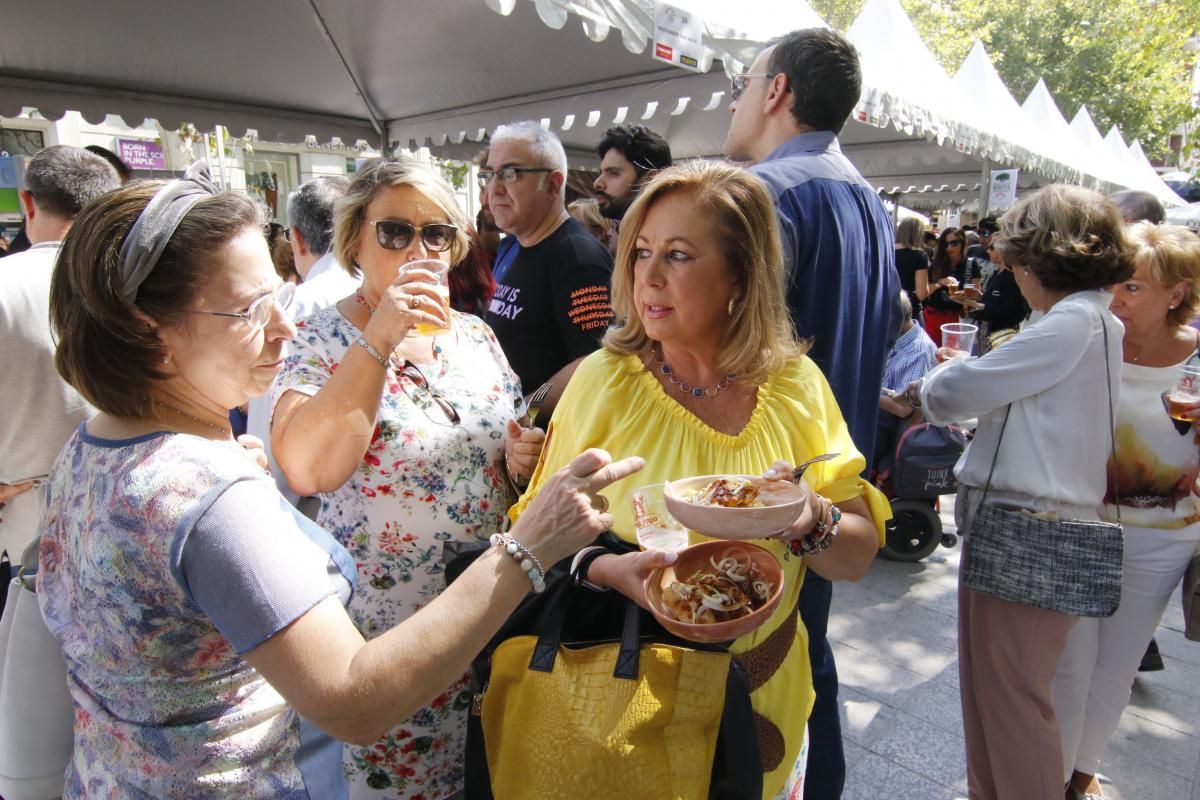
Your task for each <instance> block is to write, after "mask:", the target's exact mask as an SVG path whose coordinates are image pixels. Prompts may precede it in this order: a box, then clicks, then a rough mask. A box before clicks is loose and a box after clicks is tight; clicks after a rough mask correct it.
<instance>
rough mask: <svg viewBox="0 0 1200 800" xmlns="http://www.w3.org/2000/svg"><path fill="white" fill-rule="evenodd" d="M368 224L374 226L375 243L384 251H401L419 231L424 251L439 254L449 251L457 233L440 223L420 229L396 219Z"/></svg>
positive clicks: (451, 227) (380, 220) (451, 226)
mask: <svg viewBox="0 0 1200 800" xmlns="http://www.w3.org/2000/svg"><path fill="white" fill-rule="evenodd" d="M370 224H371V225H374V226H375V241H377V242H379V246H380V247H382V248H383V249H384V250H403V249H404V248H406V247H408V246H409V245H410V244H412V240H413V237H414V236H416V235H417V232H418V231H420V234H421V243H422V244H424V245H425V249H426V250H429V251H430V252H433V253H441V252H443V251H445V250H449V249H450V245H451V244H453V243H454V236H455V234H457V233H458V228H456V227H455V226H453V225H447V224H445V223H442V222H435V223H434V224H432V225H422V226H421V227H420V228H418V227H416V226H414V225H410V224H409V223H407V222H401V221H400V220H398V219H377V220H375V221H374V222H371V223H370Z"/></svg>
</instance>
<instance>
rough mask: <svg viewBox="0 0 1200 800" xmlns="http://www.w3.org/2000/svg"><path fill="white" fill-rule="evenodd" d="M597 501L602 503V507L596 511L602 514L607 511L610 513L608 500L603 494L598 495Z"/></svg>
mask: <svg viewBox="0 0 1200 800" xmlns="http://www.w3.org/2000/svg"><path fill="white" fill-rule="evenodd" d="M596 499H597V500H599V501H600V506H599V508H597V509H596V511H598V512H599V513H601V514H603V513H604V512H605V511H608V498H607V497H605V496H604V495H602V494H598V495H596Z"/></svg>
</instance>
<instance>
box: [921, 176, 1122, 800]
mask: <svg viewBox="0 0 1200 800" xmlns="http://www.w3.org/2000/svg"><path fill="white" fill-rule="evenodd" d="M999 237H1000V238H999V241H998V242H997V243H996V248H997V249H998V250H999V251H1000V254H1001V256H1002V257H1003V258H1004V261H1005V263H1007V264H1009V265H1010V266H1011V267H1012V268H1013V272H1014V275H1015V276H1016V279H1017V284H1018V286H1019V287H1020V289H1021V293H1022V294H1023V295H1024V296H1025V299H1026V301H1028V303H1029V305H1030V306H1031V307H1032V308H1033V309H1034V310H1038V311H1043V312H1045V316H1043V317H1041V318H1040V319H1039V320H1038V322H1037V323H1035V324H1033V325H1030V326H1028V327H1026V328H1025V329H1024V330H1023V331H1021V333H1019V334H1018V335H1017V336H1016V337H1014V338H1013V339H1012V340H1011V341H1009V342H1008V343H1006V344H1005V345H1004V346H1003V347H1000V348H997V349H995V350H993V351H991V352H989V353H988V354H987V355H985V356H983V357H982V358H957V359H952V360H950V361H947V362H945V363H943V364H941V365H939V366H938V367H936V368H935V369H934V370H933V371H932V372H930V373H929V374H928V375H927V376H926V377H925V378H924V380H923V381H920V382H918V383H915V384H912V385H910V386H909V389H908V391H907V393H906V394H907V396H908V398H909V400H910V401H911V402H912V403H913V405H914V406H920V407H921V408H922V409H923V411H924V413H925V417H926V419H927V420H929V421H930V422H932V423H934V424H935V425H944V424H948V423H951V422H958V421H961V420H965V419H970V418H972V417H977V418H978V419H979V426H978V429H977V431H976V435H975V440H974V441H973V442H972V444H971V446H970V447H968V448H967V451H966V452H965V453H964V454H963V457H962V459H961V460H960V461H959V462H958V465H957V467H956V468H955V474H956V475H957V477H958V480H959V484H960V488H959V495H958V500H957V502H956V504H955V514H956V516H957V518H958V523H959V529H960V530H964V531H966V539H965V541H964V548H970V546H971V544H970V517H971V513H972V512H973V511H974V509H975V508H976V507H977V506H978V504H979V502H980V499H981V497H982V494H983V489H984V486H985V485H986V484H987V482H988V471H989V469H990V467H991V465H992V459H993V455H994V454H996V450H997V446H998V445H999V455H998V457H997V458H996V468H995V474H994V475H993V476H992V478H991V488H990V489H989V491H988V500H989V502H995V503H997V504H1000V505H1003V506H1005V507H1010V508H1019V509H1027V510H1029V511H1031V512H1034V513H1038V512H1052V513H1056V514H1058V515H1059V516H1060V517H1062V518H1069V517H1070V518H1091V519H1095V518H1096V509H1097V507H1098V506H1099V505H1100V504H1101V502H1102V501H1103V498H1104V491H1105V473H1104V465H1105V463H1106V461H1107V459H1108V453H1109V448H1110V436H1109V406H1108V403H1109V394H1110V392H1111V394H1112V397H1113V400H1114V402H1115V401H1116V398H1117V394H1118V382H1119V379H1120V375H1121V336H1122V332H1123V329H1122V327H1121V323H1120V322H1119V321H1117V319H1116V318H1115V317H1113V316H1112V314H1110V313H1109V311H1108V305H1109V302H1110V300H1111V296H1110V295H1109V294H1107V293H1106V292H1104V291H1102V290H1103V289H1104V287H1107V286H1111V285H1112V284H1114V283H1116V282H1118V281H1122V280H1125V279H1127V278H1128V277H1129V276H1130V275H1131V274H1132V272H1133V270H1132V266H1131V264H1130V260H1129V246H1128V243H1127V241H1126V239H1125V236H1124V234H1123V232H1122V220H1121V216H1120V214H1119V213H1118V212H1117V210H1116V208H1115V207H1114V206H1113V205H1112V204H1111V203H1110V202H1109V201H1108V200H1107V199H1106V198H1104V197H1103V196H1102V195H1099V194H1097V193H1095V192H1092V191H1088V190H1085V189H1080V188H1077V187H1068V186H1049V187H1046V188H1045V189H1042V190H1041V191H1039V192H1037V193H1036V194H1034V195H1032V196H1030V197H1028V198H1026V199H1025V200H1022V201H1021V202H1020V203H1018V204H1017V205H1016V206H1014V207H1013V208H1012V209H1011V210H1010V211H1009V212H1008V213H1007V214H1005V215H1004V217H1003V219H1002V220H1001V230H1000V234H999ZM1105 328H1107V332H1108V349H1107V352H1108V366H1107V371H1106V367H1105V361H1104V356H1105V343H1104V338H1103V337H1104V333H1103V331H1104V330H1105ZM1106 372H1107V374H1110V375H1111V382H1107V385H1106V377H1105V376H1106ZM1010 408H1011V412H1009V409H1010ZM1006 413H1008V423H1007V427H1006V428H1005V429H1004V436H1003V441H1002V442H1001V441H1000V431H1001V426H1002V425H1003V424H1004V420H1005V415H1006ZM1048 566H1049V565H1048ZM958 620H959V631H958V646H959V683H960V686H961V692H962V704H963V728H964V732H965V735H966V745H967V783H968V792H969V795H970V797H971V800H1060V798H1062V797H1063V793H1064V781H1063V775H1062V760H1061V752H1062V750H1061V746H1060V735H1059V727H1058V722H1057V721H1056V720H1055V717H1054V708H1053V706H1052V705H1051V701H1050V683H1051V679H1052V678H1053V676H1054V670H1055V667H1056V666H1057V664H1058V659H1059V656H1060V654H1061V653H1062V651H1063V648H1064V646H1065V644H1066V640H1067V634H1068V633H1069V632H1070V630H1071V627H1072V626H1073V625H1074V624H1075V622H1076V620H1077V617H1075V616H1071V615H1067V614H1060V613H1057V612H1054V611H1046V610H1042V609H1037V608H1033V607H1031V606H1026V605H1022V604H1019V603H1013V602H1008V601H1005V600H1000V599H997V598H995V597H991V596H988V595H985V594H982V593H979V592H976V591H974V590H973V589H971V588H969V587H967V586H965V585H963V584H962V583H961V582H960V584H959V607H958Z"/></svg>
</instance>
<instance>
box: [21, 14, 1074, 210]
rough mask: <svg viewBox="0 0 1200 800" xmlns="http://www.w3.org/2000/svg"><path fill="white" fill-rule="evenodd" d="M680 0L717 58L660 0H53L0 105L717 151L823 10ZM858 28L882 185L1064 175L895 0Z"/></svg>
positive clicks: (387, 133)
mask: <svg viewBox="0 0 1200 800" xmlns="http://www.w3.org/2000/svg"><path fill="white" fill-rule="evenodd" d="M675 4H676V5H678V6H684V7H687V8H689V9H691V10H692V11H694V12H695V13H700V14H702V16H703V19H704V25H705V36H704V45H705V50H704V54H703V57H702V58H701V66H702V67H708V66H709V65H716V62H717V61H718V60H719V61H721V66H713V67H712V68H710V69H708V70H707V71H702V72H699V73H689V72H686V71H684V70H681V69H679V68H677V67H672V66H669V65H666V64H663V63H662V62H658V61H654V60H652V59H651V57H650V55H649V52H648V45H649V41H650V33H651V24H652V15H653V8H654V3H653V0H439V1H438V2H437V3H432V2H427V3H420V4H412V3H398V2H394V1H393V0H256V2H252V3H246V2H244V0H207V2H205V3H203V4H195V3H185V2H184V1H183V0H118V2H115V3H82V4H81V3H78V2H77V1H76V0H39V2H37V3H33V4H25V5H24V6H22V7H21V8H20V9H18V10H16V11H15V16H12V15H10V19H9V23H10V24H8V25H5V26H3V27H0V54H3V55H2V56H0V114H2V115H6V116H16V115H17V114H19V113H20V111H21V109H22V108H23V107H28V106H35V107H37V108H38V110H39V111H40V112H41V113H42V114H43V115H45V116H47V117H50V118H58V117H61V115H62V114H63V113H65V111H66V110H68V109H71V110H77V111H80V112H81V113H82V114H83V115H84V117H85V118H87V119H89V120H92V121H98V120H100V119H102V118H103V117H104V116H106V115H108V114H116V115H119V116H121V117H122V118H124V119H125V121H126V122H128V123H133V124H137V123H139V122H141V120H142V119H143V118H146V117H153V118H156V119H157V120H158V121H159V122H160V123H161V124H162V125H163V126H164V127H165V128H167V129H171V128H175V127H178V125H179V124H180V123H181V122H185V121H186V122H191V123H193V124H195V125H196V126H197V127H198V128H200V129H201V130H207V129H211V128H213V127H215V126H216V125H217V124H222V125H225V126H226V127H227V128H229V129H230V131H231V133H232V134H233V135H235V136H242V135H244V134H245V133H246V132H247V130H248V129H253V130H254V131H256V133H257V135H258V137H259V138H260V139H264V140H271V141H300V140H302V139H304V138H305V137H306V136H309V135H311V136H315V137H316V138H317V139H318V140H320V141H329V140H331V139H332V138H333V137H338V138H340V139H341V140H342V141H343V142H344V143H346V144H351V143H354V142H355V141H356V140H359V139H364V140H367V141H370V142H371V143H373V144H380V143H381V142H387V143H392V142H395V143H398V144H401V145H405V146H421V145H428V146H430V147H431V148H432V149H433V150H434V151H435V152H436V153H438V154H439V155H443V156H457V157H468V156H470V155H472V154H474V153H475V152H476V151H477V150H478V149H479V147H480V141H481V140H482V139H483V138H484V135H485V134H486V132H487V131H489V130H491V129H492V128H494V127H495V126H496V125H497V124H500V123H502V122H509V121H513V120H517V119H530V118H533V119H542V120H544V121H545V124H547V126H548V127H550V128H551V129H553V130H554V131H555V132H556V133H558V134H559V135H560V137H561V138H562V139H563V142H564V145H565V146H566V147H567V151H568V154H569V156H570V158H571V161H572V164H579V165H584V166H587V165H595V163H596V162H597V161H598V159H597V158H596V156H595V153H594V147H595V144H596V142H597V141H598V140H599V138H600V135H601V133H602V132H603V130H604V129H605V128H606V127H608V126H609V125H613V124H617V123H619V122H640V123H643V124H647V125H650V126H651V127H653V128H655V129H656V130H658V131H660V132H661V133H663V134H664V135H665V136H666V137H667V139H668V141H669V142H670V143H671V146H672V151H673V152H674V153H675V155H676V156H677V157H683V158H686V157H692V156H709V155H717V154H719V153H720V151H721V147H722V144H723V142H724V138H725V134H726V131H727V128H728V120H729V117H728V113H727V112H728V81H727V77H726V76H727V74H729V73H733V72H735V71H739V70H741V69H742V68H744V66H745V65H746V64H748V63H749V62H750V61H751V60H752V59H753V58H754V56H755V55H756V54H757V52H758V50H759V49H760V48H761V46H762V44H763V43H764V42H765V41H766V40H767V39H769V38H770V37H771V36H773V35H775V34H777V33H778V32H780V31H787V30H792V29H795V28H800V27H811V26H814V25H824V23H823V22H822V21H821V20H820V18H819V17H818V16H817V15H816V14H815V13H814V12H813V11H812V9H811V7H809V6H808V4H807V3H805V2H804V1H803V0H795V2H790V3H779V2H778V0H739V2H737V3H729V2H727V0H676V2H675ZM489 9H490V10H489ZM131 32H132V33H131ZM851 39H852V40H854V41H855V42H856V43H857V44H858V45H859V47H860V50H861V51H862V53H863V59H864V76H865V84H866V86H865V90H864V95H863V100H862V101H861V102H860V104H859V106H858V108H857V109H856V114H855V117H856V118H857V119H851V120H850V121H849V122H848V123H847V126H846V128H845V130H844V131H843V132H842V135H841V142H842V147H843V150H844V151H845V152H846V154H847V155H848V156H849V157H850V158H851V160H852V161H854V162H855V164H856V165H857V166H858V168H859V170H860V171H861V172H862V173H863V175H864V176H865V177H866V178H867V179H868V180H869V181H871V182H872V183H873V184H874V185H875V186H877V187H878V188H880V189H882V190H884V191H888V192H896V191H900V192H905V193H915V192H922V191H925V192H941V193H946V192H950V193H954V192H958V193H962V194H965V195H970V194H971V193H972V192H977V191H978V185H979V182H980V177H981V173H982V163H983V160H984V159H985V158H988V159H991V160H993V161H998V162H1001V163H1012V164H1014V165H1016V166H1021V167H1024V168H1026V169H1029V168H1037V169H1039V170H1040V171H1041V172H1042V173H1043V174H1054V175H1058V174H1062V173H1063V172H1064V171H1065V169H1064V168H1063V166H1062V164H1068V165H1071V166H1074V164H1075V162H1074V159H1073V154H1072V152H1071V150H1072V148H1071V146H1069V145H1068V146H1066V147H1063V148H1060V149H1059V150H1057V151H1055V153H1052V154H1050V155H1049V156H1047V155H1046V154H1045V153H1042V154H1041V155H1040V156H1039V158H1040V160H1035V157H1034V156H1033V155H1031V148H1030V147H1028V145H1029V144H1030V141H1029V139H1030V133H1029V131H1028V130H1025V131H1022V130H1021V126H1019V125H1018V126H1016V127H1014V126H1013V125H1011V124H1008V123H1005V122H1003V121H1001V120H999V119H998V118H997V117H998V116H1001V117H1002V116H1004V115H995V114H991V113H988V109H987V107H986V105H985V106H983V107H982V108H981V107H978V106H976V105H975V103H976V100H975V99H974V97H973V95H974V93H973V92H965V93H964V92H962V91H961V90H959V91H956V90H955V85H956V84H955V83H954V82H952V81H951V80H950V79H949V77H948V76H947V75H946V74H945V72H944V71H943V70H942V69H941V67H940V65H938V64H937V62H936V60H935V59H934V58H933V56H932V55H930V54H929V51H928V50H927V49H926V48H925V46H924V44H923V43H922V42H921V40H920V37H919V36H918V35H917V33H916V31H915V29H914V28H913V27H912V24H911V22H909V20H908V18H907V17H906V16H905V15H904V12H903V10H902V9H901V8H900V5H899V2H898V0H868V2H867V4H866V6H865V7H864V9H863V11H862V13H861V14H860V15H859V19H858V20H856V21H855V24H854V27H852V29H851ZM214 42H219V44H214ZM972 59H975V61H973V60H972ZM980 59H982V60H980ZM977 62H978V63H977ZM985 62H986V54H984V53H983V52H982V48H980V49H979V54H978V55H976V52H975V51H974V50H973V51H972V57H970V58H968V62H967V63H966V64H964V70H965V69H967V67H968V64H970V65H971V67H970V68H971V70H972V71H973V72H974V73H979V74H983V76H984V79H985V80H986V81H987V82H988V84H989V85H990V86H991V87H992V89H996V86H997V82H998V80H999V79H998V76H996V77H995V78H994V80H993V78H992V77H989V76H988V75H987V72H988V70H987V67H990V64H986V63H985ZM962 72H963V70H960V73H962ZM991 72H992V73H994V70H991ZM999 88H1000V89H1002V88H1003V86H1002V85H999ZM1042 90H1043V91H1045V89H1044V86H1042ZM1046 96H1047V98H1048V93H1047V95H1046ZM964 97H965V98H966V99H965V100H963V98H964ZM947 98H955V100H954V102H953V103H950V102H948V101H947ZM1010 99H1011V98H1010ZM1050 104H1051V106H1052V105H1053V101H1052V100H1051V101H1050ZM1027 105H1028V103H1027ZM1055 114H1057V109H1055ZM1058 123H1061V127H1062V128H1066V123H1065V121H1063V120H1062V118H1061V116H1059V117H1058ZM1046 130H1047V129H1046V128H1038V129H1037V130H1036V135H1037V136H1038V137H1040V138H1044V137H1045V131H1046ZM1060 152H1061V153H1065V154H1066V155H1062V156H1061V158H1059V157H1058V156H1059V153H1060ZM1055 161H1059V162H1061V163H1059V164H1058V165H1057V170H1056V169H1055V164H1054V162H1055ZM906 202H910V201H907V200H906Z"/></svg>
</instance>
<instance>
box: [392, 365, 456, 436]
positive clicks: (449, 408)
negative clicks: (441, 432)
mask: <svg viewBox="0 0 1200 800" xmlns="http://www.w3.org/2000/svg"><path fill="white" fill-rule="evenodd" d="M400 374H401V375H403V376H404V377H406V378H408V379H409V380H410V381H412V382H413V385H414V386H416V387H417V388H418V389H420V390H421V391H423V392H425V393H426V394H427V395H429V398H430V399H431V400H433V402H434V403H436V404H437V407H438V408H440V409H441V410H442V413H443V414H445V415H446V419H448V420H449V421H450V424H451V425H457V424H458V423H460V422H462V417H460V416H459V414H458V409H456V408H455V407H454V404H453V403H451V402H450V401H449V400H447V399H446V398H445V397H443V396H442V395H440V394H438V393H437V392H436V391H434V389H433V387H432V386H430V385H429V381H427V380H425V374H424V373H423V372H421V370H420V369H418V368H417V365H416V364H414V363H413V362H411V361H408V360H405V362H404V366H403V367H401V368H400ZM421 411H422V412H424V411H425V409H424V408H423V407H422V408H421ZM425 416H426V417H429V421H430V422H436V423H437V424H439V425H445V424H446V423H444V422H439V421H438V420H436V419H434V418H433V417H430V416H429V414H428V413H425Z"/></svg>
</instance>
